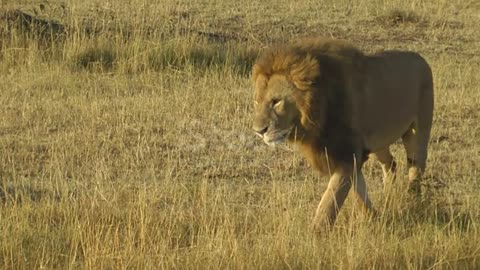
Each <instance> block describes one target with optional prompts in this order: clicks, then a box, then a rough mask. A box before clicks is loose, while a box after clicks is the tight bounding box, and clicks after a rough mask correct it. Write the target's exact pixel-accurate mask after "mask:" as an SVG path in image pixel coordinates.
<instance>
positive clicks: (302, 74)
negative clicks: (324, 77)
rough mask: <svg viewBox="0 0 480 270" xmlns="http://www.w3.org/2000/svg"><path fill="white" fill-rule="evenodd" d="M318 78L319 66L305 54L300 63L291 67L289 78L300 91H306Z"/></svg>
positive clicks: (312, 58) (315, 60)
mask: <svg viewBox="0 0 480 270" xmlns="http://www.w3.org/2000/svg"><path fill="white" fill-rule="evenodd" d="M318 76H320V65H319V64H318V61H317V59H315V58H314V57H312V56H311V55H309V54H307V56H306V57H305V58H304V59H303V60H302V61H300V62H298V63H296V64H294V65H292V69H291V70H290V77H291V79H292V81H293V83H294V84H295V86H296V87H297V88H298V89H300V90H307V89H309V88H310V87H311V85H312V84H313V82H314V81H315V80H316V79H317V78H318Z"/></svg>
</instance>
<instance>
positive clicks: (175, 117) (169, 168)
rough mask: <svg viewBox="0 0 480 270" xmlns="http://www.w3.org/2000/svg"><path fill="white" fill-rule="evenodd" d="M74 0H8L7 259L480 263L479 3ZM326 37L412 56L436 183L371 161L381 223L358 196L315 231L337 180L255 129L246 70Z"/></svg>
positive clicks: (1, 248)
mask: <svg viewBox="0 0 480 270" xmlns="http://www.w3.org/2000/svg"><path fill="white" fill-rule="evenodd" d="M67 2H68V3H63V2H60V1H58V2H57V1H49V2H45V3H44V4H42V5H41V6H40V5H39V4H36V3H37V2H36V1H23V2H22V3H23V4H15V3H14V2H11V3H10V2H8V1H7V2H2V3H1V4H0V7H1V9H2V15H0V16H1V17H0V82H1V83H0V93H1V94H0V153H1V154H0V177H1V178H0V179H1V182H0V268H4V269H54V268H58V269H65V268H88V269H103V268H106V269H127V268H128V269H132V268H133V269H311V268H313V269H478V268H480V245H479V243H480V222H479V218H480V214H479V213H480V196H479V195H478V194H479V192H478V189H479V187H480V185H479V172H478V166H477V165H478V164H479V163H480V158H479V155H478V153H479V152H480V146H479V145H478V138H480V125H479V124H478V123H479V121H480V112H479V110H478V104H479V103H480V93H479V92H478V89H479V88H480V79H479V76H478V73H479V70H480V64H479V62H480V50H479V47H480V27H479V26H478V20H479V19H480V17H479V14H480V5H479V4H478V3H477V2H475V1H460V0H453V1H433V0H429V1H417V0H407V1H382V0H375V1H368V2H360V1H354V2H353V3H352V2H351V1H343V0H342V1H295V2H290V1H270V3H275V6H269V5H267V4H266V3H267V2H268V1H267V2H265V1H263V2H261V3H260V2H257V1H248V2H245V3H243V4H242V5H238V1H223V2H221V1H218V2H217V1H198V2H197V1H195V3H189V1H185V2H184V1H136V0H134V1H130V2H129V3H130V4H127V3H126V2H125V1H107V2H105V1H97V0H89V1H83V2H82V1H67ZM157 2H158V3H157ZM15 9H19V10H21V11H22V12H12V10H15ZM7 10H8V12H6V11H7ZM25 12H26V13H25ZM19 14H20V15H21V14H30V15H35V14H36V15H35V16H33V17H32V18H34V19H35V20H34V21H33V22H32V20H30V22H29V23H28V24H25V22H24V21H22V20H24V18H21V17H19ZM42 22H43V23H42ZM313 35H323V36H332V37H336V38H344V39H348V40H352V41H353V42H355V43H356V44H357V45H358V46H359V47H361V48H362V49H364V50H366V51H369V52H371V51H374V50H377V49H381V48H397V49H409V50H415V51H419V52H420V53H422V54H423V55H424V56H425V57H426V58H427V59H428V61H429V62H430V63H431V65H432V67H433V70H434V76H435V77H434V79H435V85H436V113H435V120H434V129H433V135H432V143H431V147H430V149H431V151H430V153H431V154H430V157H429V167H428V171H427V178H426V180H425V186H424V192H423V196H422V197H421V198H411V197H409V196H408V195H407V194H406V193H404V192H403V190H404V189H405V182H406V181H405V177H403V176H401V177H399V179H398V181H397V183H396V186H395V190H396V191H397V192H393V194H392V200H390V202H388V203H387V202H386V199H385V195H384V194H383V192H382V187H381V180H380V178H381V176H380V170H379V168H378V166H376V164H372V163H368V164H367V165H366V168H365V174H366V178H367V181H368V184H369V188H370V191H371V193H372V195H373V200H374V203H375V204H376V205H377V207H378V208H379V209H380V210H381V211H382V213H383V214H382V217H381V218H380V219H378V220H373V221H369V220H366V219H365V218H364V217H363V216H362V215H361V214H359V211H356V210H358V209H355V206H354V205H353V204H352V203H351V201H350V200H347V205H346V206H345V207H344V209H343V210H342V213H341V215H340V217H339V220H338V223H337V225H336V228H335V229H334V230H333V231H332V233H331V234H329V235H322V236H320V237H314V235H313V232H312V231H311V229H310V227H309V226H310V221H311V218H312V215H313V212H314V209H315V207H316V205H317V203H318V201H319V198H320V196H321V194H322V191H323V189H324V188H325V185H326V179H325V178H322V177H318V176H317V175H316V174H315V173H314V172H313V171H312V170H311V169H310V168H309V167H308V166H307V165H305V163H304V161H303V159H302V157H301V156H300V155H299V154H298V153H297V152H295V151H292V149H289V148H280V149H269V148H267V147H266V146H264V145H263V144H262V143H261V142H260V141H259V140H258V139H256V138H254V136H253V135H252V132H251V131H250V125H251V123H250V122H251V109H252V106H251V103H252V102H251V98H252V89H251V85H250V81H249V74H248V73H249V68H250V66H251V63H252V61H253V59H254V58H255V56H256V54H257V52H258V50H259V49H261V48H263V47H264V46H265V45H268V44H270V43H272V42H279V41H284V40H287V39H292V38H295V37H299V36H313ZM394 150H395V153H396V156H397V157H398V161H399V163H400V170H402V169H404V162H403V161H404V154H403V152H402V150H401V148H400V147H396V148H395V149H394Z"/></svg>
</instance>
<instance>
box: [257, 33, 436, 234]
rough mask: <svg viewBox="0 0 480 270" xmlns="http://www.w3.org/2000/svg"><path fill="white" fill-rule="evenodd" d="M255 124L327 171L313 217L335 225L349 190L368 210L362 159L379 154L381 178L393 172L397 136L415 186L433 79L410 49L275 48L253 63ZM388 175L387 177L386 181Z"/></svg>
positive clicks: (307, 44)
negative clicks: (296, 147) (371, 52)
mask: <svg viewBox="0 0 480 270" xmlns="http://www.w3.org/2000/svg"><path fill="white" fill-rule="evenodd" d="M252 79H253V82H254V88H255V94H254V121H253V130H254V131H255V133H256V134H257V135H258V136H260V137H261V138H262V139H263V141H264V142H265V143H266V144H268V145H271V146H275V145H277V144H280V143H283V142H285V141H289V142H291V143H293V144H295V145H298V148H299V149H300V150H301V152H303V155H304V156H305V158H306V159H307V160H308V162H309V163H310V164H311V165H312V167H313V168H315V169H316V170H318V171H319V172H320V173H322V174H328V175H330V180H329V183H328V187H327V189H326V191H325V192H324V194H323V196H322V198H321V200H320V203H319V205H318V208H317V210H316V213H315V218H314V221H313V225H314V228H315V229H317V230H322V228H324V227H326V228H332V227H333V225H334V222H335V219H336V217H337V215H338V213H339V210H340V208H341V207H342V205H343V203H344V201H345V199H346V197H347V195H348V192H349V190H350V189H351V188H352V186H353V188H352V189H353V191H354V195H355V197H356V198H357V199H358V202H359V203H360V205H361V206H362V208H363V209H365V210H366V211H367V212H368V213H372V214H375V213H376V212H375V209H374V208H373V206H372V202H371V201H370V198H369V196H368V193H367V186H366V184H365V179H364V176H363V174H362V165H363V164H364V162H365V161H366V160H367V159H368V158H376V159H377V160H378V161H379V163H380V164H381V168H382V170H383V178H384V180H383V181H384V184H386V183H387V182H388V181H389V180H388V179H393V177H394V176H395V170H396V163H395V161H394V158H393V156H392V154H391V153H390V150H389V146H390V145H391V144H392V143H394V142H396V141H397V140H398V139H400V138H401V139H402V142H403V145H404V147H405V150H406V156H407V167H408V180H409V186H410V188H411V189H413V190H418V188H419V187H420V184H419V183H420V182H419V181H420V178H421V175H422V173H423V172H424V171H425V167H426V160H427V147H428V142H429V137H430V130H431V126H432V118H433V105H434V104H433V103H434V102H433V79H432V71H431V68H430V66H429V65H428V63H427V62H426V60H425V59H424V58H423V57H421V56H420V55H419V54H417V53H415V52H407V51H396V50H392V51H383V52H379V53H376V54H371V55H367V54H364V53H363V52H362V51H361V50H359V49H357V48H355V47H354V46H352V45H350V44H349V43H348V42H345V41H339V40H332V39H322V38H317V39H306V40H301V41H300V42H295V43H291V44H286V45H278V46H272V47H271V48H269V49H267V50H266V51H265V52H264V53H263V54H262V55H260V56H259V58H258V59H257V61H256V62H255V64H254V66H253V68H252ZM390 181H391V180H390Z"/></svg>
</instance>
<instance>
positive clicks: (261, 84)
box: [252, 65, 268, 89]
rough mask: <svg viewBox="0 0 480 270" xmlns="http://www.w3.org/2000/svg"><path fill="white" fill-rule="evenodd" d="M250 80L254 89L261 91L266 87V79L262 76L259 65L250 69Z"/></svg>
mask: <svg viewBox="0 0 480 270" xmlns="http://www.w3.org/2000/svg"><path fill="white" fill-rule="evenodd" d="M252 80H253V83H254V84H255V89H262V88H265V87H266V86H267V82H268V78H267V76H266V75H265V74H264V72H263V70H262V68H261V67H260V66H259V65H254V66H253V69H252Z"/></svg>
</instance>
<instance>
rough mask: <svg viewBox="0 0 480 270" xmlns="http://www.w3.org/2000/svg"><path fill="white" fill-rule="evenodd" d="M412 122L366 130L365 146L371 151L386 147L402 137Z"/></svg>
mask: <svg viewBox="0 0 480 270" xmlns="http://www.w3.org/2000/svg"><path fill="white" fill-rule="evenodd" d="M410 126H411V122H404V123H399V124H397V125H395V126H387V127H380V128H378V129H374V130H367V131H365V132H364V133H363V134H364V137H363V142H364V145H365V148H366V149H368V150H369V151H371V152H376V151H378V150H381V149H384V148H385V147H386V146H389V145H391V144H393V143H394V142H395V141H397V140H398V139H400V138H401V137H402V135H403V134H404V133H405V132H406V131H407V130H408V129H409V128H410Z"/></svg>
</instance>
